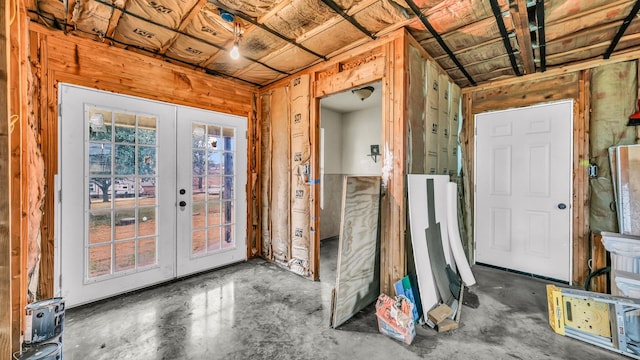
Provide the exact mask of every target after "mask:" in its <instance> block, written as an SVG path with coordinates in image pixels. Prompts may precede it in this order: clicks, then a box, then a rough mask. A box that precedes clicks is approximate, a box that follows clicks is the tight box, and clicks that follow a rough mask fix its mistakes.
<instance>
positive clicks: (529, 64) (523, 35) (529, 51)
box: [511, 0, 536, 74]
mask: <svg viewBox="0 0 640 360" xmlns="http://www.w3.org/2000/svg"><path fill="white" fill-rule="evenodd" d="M511 16H512V17H513V21H514V23H515V26H516V28H515V30H516V40H518V45H519V49H518V50H519V51H520V58H521V59H522V66H523V68H524V73H525V74H532V73H534V72H535V71H536V64H535V62H534V60H533V46H532V44H531V31H530V28H529V12H528V11H527V1H526V0H516V1H515V6H512V7H511Z"/></svg>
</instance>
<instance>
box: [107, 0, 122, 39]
mask: <svg viewBox="0 0 640 360" xmlns="http://www.w3.org/2000/svg"><path fill="white" fill-rule="evenodd" d="M127 1H128V0H123V1H122V4H121V5H120V7H122V8H123V9H124V8H126V7H127ZM121 17H122V11H117V10H113V11H112V12H111V17H110V18H109V24H108V25H107V32H106V33H105V34H104V36H105V37H107V38H112V37H113V34H114V33H115V32H116V27H117V26H118V22H119V21H120V18H121Z"/></svg>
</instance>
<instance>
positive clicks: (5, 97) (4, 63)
mask: <svg viewBox="0 0 640 360" xmlns="http://www.w3.org/2000/svg"><path fill="white" fill-rule="evenodd" d="M0 8H1V9H2V10H3V13H2V15H1V16H0V73H1V74H6V75H5V76H0V94H2V96H0V189H3V191H2V192H0V299H2V301H0V357H1V358H3V359H8V358H10V356H11V350H12V333H11V326H12V319H11V318H12V316H11V315H12V313H11V301H10V299H11V228H10V220H11V219H10V215H9V209H10V205H11V203H10V195H9V194H10V193H11V191H10V189H11V187H10V186H11V181H10V164H11V155H10V153H9V141H10V139H9V118H10V111H9V94H10V87H9V82H10V78H9V77H10V76H11V74H10V72H9V71H8V70H9V43H8V42H7V39H8V38H9V20H10V13H11V11H10V9H9V1H6V0H0Z"/></svg>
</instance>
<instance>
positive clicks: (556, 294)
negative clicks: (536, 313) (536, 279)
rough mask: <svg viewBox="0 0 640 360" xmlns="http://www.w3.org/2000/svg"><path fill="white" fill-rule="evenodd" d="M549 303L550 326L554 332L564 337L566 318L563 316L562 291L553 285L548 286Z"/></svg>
mask: <svg viewBox="0 0 640 360" xmlns="http://www.w3.org/2000/svg"><path fill="white" fill-rule="evenodd" d="M547 302H548V305H549V325H551V328H552V329H553V331H555V332H556V333H558V334H560V335H564V316H563V315H562V290H561V289H560V288H559V287H557V286H553V285H547Z"/></svg>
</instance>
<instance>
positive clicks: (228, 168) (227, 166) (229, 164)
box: [222, 152, 233, 175]
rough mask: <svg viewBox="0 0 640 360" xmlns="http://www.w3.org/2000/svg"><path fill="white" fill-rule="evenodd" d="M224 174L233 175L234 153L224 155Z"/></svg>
mask: <svg viewBox="0 0 640 360" xmlns="http://www.w3.org/2000/svg"><path fill="white" fill-rule="evenodd" d="M222 173H223V174H225V175H233V153H230V152H225V153H222Z"/></svg>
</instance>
